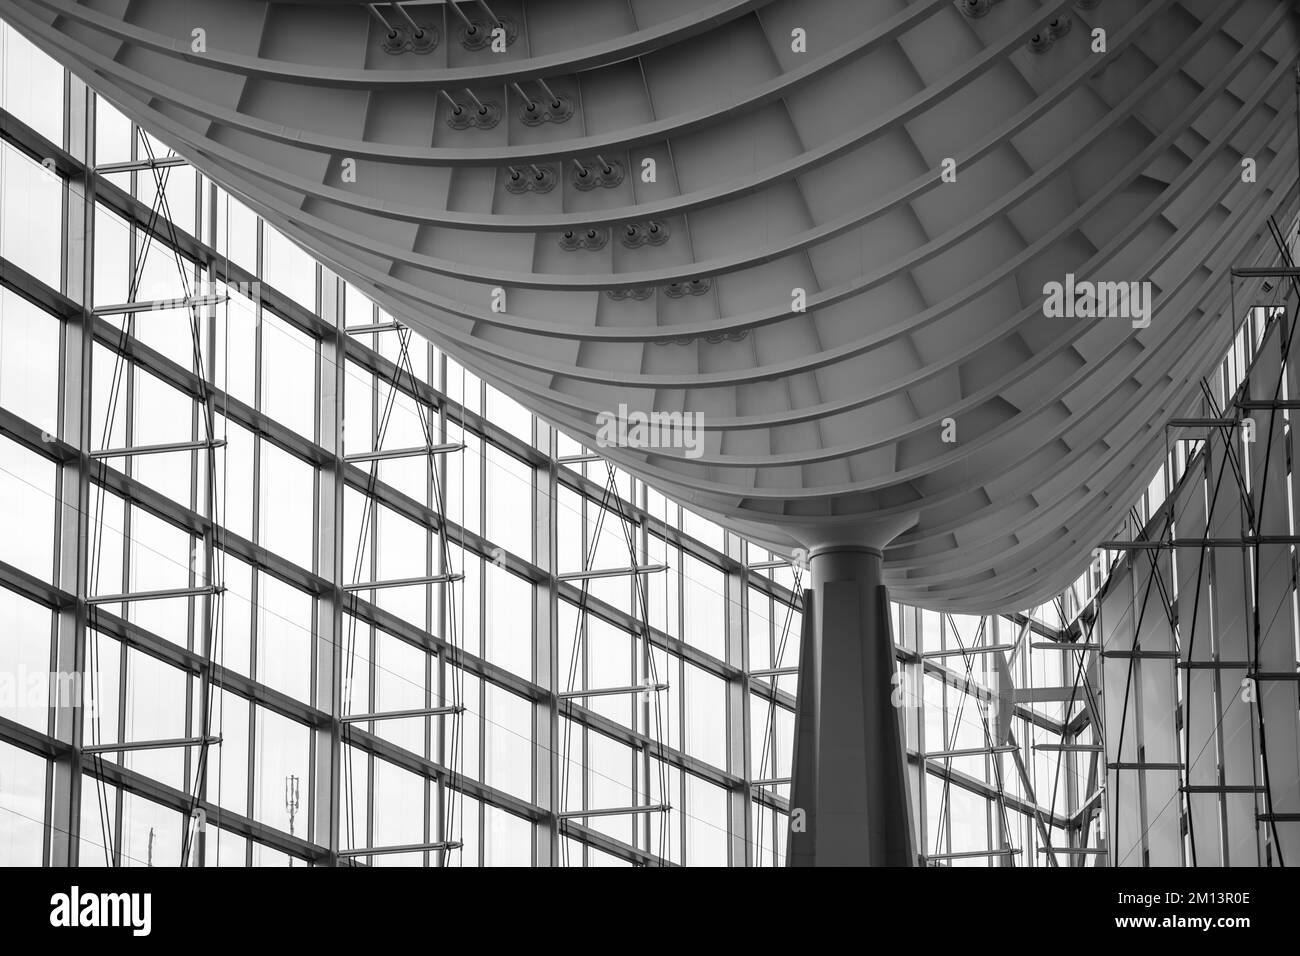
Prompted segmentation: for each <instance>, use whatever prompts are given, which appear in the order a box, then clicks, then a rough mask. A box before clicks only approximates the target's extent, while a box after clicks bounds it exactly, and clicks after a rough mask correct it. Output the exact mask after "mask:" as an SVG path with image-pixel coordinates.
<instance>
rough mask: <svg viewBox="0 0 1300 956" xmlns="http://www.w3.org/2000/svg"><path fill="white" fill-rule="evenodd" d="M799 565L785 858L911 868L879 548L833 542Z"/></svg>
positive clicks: (808, 862)
mask: <svg viewBox="0 0 1300 956" xmlns="http://www.w3.org/2000/svg"><path fill="white" fill-rule="evenodd" d="M809 565H810V570H811V572H812V586H811V587H810V588H808V590H807V591H805V592H804V612H803V642H802V645H801V649H800V657H799V689H798V698H799V702H798V711H797V713H796V717H795V744H794V773H793V777H794V779H793V785H792V788H791V798H790V842H789V845H788V847H787V856H786V860H787V863H788V865H790V866H914V865H916V849H915V846H914V838H913V829H912V813H911V800H910V793H909V788H908V782H907V763H906V753H905V751H904V749H903V737H902V728H901V723H900V719H899V711H898V709H897V708H896V707H895V706H894V705H893V702H892V700H891V697H892V693H893V690H894V685H893V680H892V679H893V675H894V642H893V637H892V634H891V627H890V621H889V597H888V595H887V593H886V591H885V587H884V585H883V584H882V583H881V567H882V553H881V551H880V549H879V548H877V547H872V546H863V545H833V546H827V547H823V548H819V549H814V550H813V551H812V552H811V555H810V558H809ZM801 811H802V812H801Z"/></svg>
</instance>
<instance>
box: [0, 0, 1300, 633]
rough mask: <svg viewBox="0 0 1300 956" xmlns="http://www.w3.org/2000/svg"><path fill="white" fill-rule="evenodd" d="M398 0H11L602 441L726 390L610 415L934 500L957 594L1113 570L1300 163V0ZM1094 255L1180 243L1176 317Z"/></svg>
mask: <svg viewBox="0 0 1300 956" xmlns="http://www.w3.org/2000/svg"><path fill="white" fill-rule="evenodd" d="M374 7H375V9H373V10H371V9H367V5H365V4H357V3H347V2H343V3H326V2H307V0H295V2H265V0H185V2H180V0H85V2H76V0H10V2H9V3H6V5H5V16H6V18H8V19H10V20H11V22H12V23H13V24H14V26H16V27H17V28H18V29H19V30H21V31H22V32H24V33H26V34H27V35H28V36H30V37H31V38H32V39H33V40H34V41H36V42H37V43H38V44H39V45H40V46H41V47H43V48H44V49H45V50H46V51H47V52H49V53H51V54H52V55H53V56H55V57H56V58H58V59H59V60H60V61H62V62H64V63H65V64H67V65H68V66H69V67H71V68H72V69H73V70H74V71H75V72H77V73H78V74H79V75H81V76H82V77H84V78H85V79H86V81H87V82H88V83H89V84H90V85H91V86H92V87H93V88H94V89H96V90H97V91H99V92H100V93H102V94H103V95H104V96H106V97H107V98H108V99H110V100H112V101H113V102H114V103H115V104H117V105H118V107H119V108H121V109H122V110H123V111H124V112H126V113H128V114H129V115H130V116H132V117H133V118H134V119H136V120H137V121H138V122H139V123H141V125H143V126H144V127H145V128H147V129H149V130H150V131H151V132H153V133H154V134H155V135H157V136H158V137H160V138H161V139H163V140H164V141H166V142H168V143H169V144H170V145H172V146H174V147H175V148H176V149H177V150H178V151H179V152H180V153H182V154H183V155H184V156H185V157H186V158H188V159H189V160H190V161H191V162H193V163H194V164H195V165H196V166H197V167H199V168H200V169H202V170H203V171H204V172H206V173H208V174H209V175H210V176H212V177H213V178H214V179H216V180H217V181H218V182H220V183H222V184H223V185H224V186H226V187H227V188H228V189H230V190H231V191H232V192H234V193H236V194H237V195H239V196H240V197H241V198H243V199H244V200H245V201H246V202H247V203H248V204H249V205H251V206H252V207H253V208H255V209H256V210H257V211H258V212H259V213H261V214H262V215H264V216H265V217H266V218H267V219H268V220H269V221H271V222H272V223H274V224H275V225H277V226H278V227H280V228H281V229H283V230H284V231H285V232H286V233H287V234H289V235H291V236H293V237H294V238H295V239H297V240H298V241H300V242H301V243H302V244H303V245H304V246H305V247H306V248H308V249H309V250H311V251H312V252H313V253H314V254H315V255H317V256H318V257H319V258H320V259H322V260H323V261H325V262H327V263H329V264H330V265H331V267H332V268H334V269H336V270H337V271H338V272H339V273H340V274H342V275H343V276H345V277H346V278H347V279H349V280H350V281H352V282H355V283H356V284H357V285H359V286H360V287H362V288H363V289H365V290H366V291H367V292H369V293H370V294H371V295H373V296H374V297H375V298H376V299H378V300H379V301H381V302H382V303H383V304H384V305H385V306H386V307H387V308H389V309H390V311H392V312H393V313H394V314H395V315H397V316H398V317H400V318H401V319H402V320H403V321H404V322H406V323H408V324H409V325H411V326H412V327H413V328H415V329H416V330H418V331H420V332H422V333H424V334H426V335H428V336H429V337H430V338H431V339H433V340H435V341H437V342H439V343H440V344H443V345H444V346H445V347H446V348H447V350H448V351H449V352H450V353H451V354H453V355H455V356H457V357H458V358H459V359H461V360H462V361H464V362H465V364H466V365H468V366H469V367H470V368H472V369H473V370H475V371H476V372H478V373H479V374H481V375H482V376H483V377H484V378H486V379H487V380H488V381H491V382H492V383H493V384H495V385H497V386H498V387H500V388H502V389H503V390H504V391H506V392H507V393H509V394H511V395H513V396H514V397H515V398H517V399H518V400H519V401H521V402H523V403H524V404H525V405H527V406H528V407H530V408H532V409H534V410H535V411H537V412H538V413H539V414H541V415H542V416H543V417H544V418H546V419H548V420H550V421H551V422H553V423H555V424H557V425H559V426H560V427H561V428H563V429H564V430H565V431H567V432H569V433H570V434H572V435H574V436H575V437H578V438H579V439H580V440H582V441H584V443H586V444H588V445H591V446H600V443H599V442H598V441H597V428H598V424H599V421H600V419H599V416H600V414H601V413H602V412H606V413H608V412H613V411H614V410H617V409H619V407H620V406H625V407H626V408H627V409H628V410H629V411H630V412H633V413H635V412H647V413H648V412H655V411H658V412H669V413H674V412H690V413H696V414H698V415H699V416H700V418H699V419H698V421H699V422H701V423H702V427H703V434H702V438H703V440H702V444H701V445H700V446H698V447H695V448H673V447H653V448H629V447H616V448H609V447H603V446H600V450H601V451H602V453H604V454H607V455H608V456H609V457H610V458H612V459H614V460H616V461H617V462H619V463H620V464H621V465H623V466H625V467H626V468H628V469H629V470H630V471H632V472H634V473H635V474H637V475H639V476H641V477H643V478H645V479H646V480H648V481H650V482H651V483H653V484H655V485H657V486H658V487H660V488H663V489H664V490H666V491H667V492H668V493H669V494H671V495H673V496H674V497H677V498H679V499H680V500H682V501H683V502H686V503H688V504H689V505H690V506H691V507H693V508H695V509H697V510H701V511H704V512H706V513H709V514H711V515H714V516H716V517H718V518H720V520H722V521H724V523H726V524H729V525H730V526H732V527H733V528H736V529H737V530H740V531H742V532H744V533H746V534H750V535H752V536H755V537H757V538H759V539H760V540H763V541H765V542H769V543H771V544H773V545H775V546H778V547H789V546H792V545H795V544H803V545H816V544H823V543H830V542H839V541H844V540H849V539H861V540H867V539H870V537H871V536H872V535H879V534H880V531H881V529H882V528H884V527H886V526H890V527H891V533H892V531H893V530H897V529H898V528H906V529H907V530H906V531H904V532H903V533H902V534H901V535H900V536H898V537H897V538H895V539H894V540H893V542H892V543H891V544H890V545H889V546H888V548H887V549H886V552H885V570H886V581H887V583H888V584H889V585H890V588H891V593H892V595H893V596H894V597H896V598H898V599H899V600H903V601H907V602H909V603H915V604H919V605H922V606H926V607H933V608H939V607H943V608H949V609H960V610H968V611H988V610H996V609H1005V608H1009V607H1025V606H1030V605H1032V604H1036V603H1038V602H1040V601H1042V600H1044V599H1046V598H1048V597H1050V596H1051V595H1052V594H1054V593H1056V592H1058V591H1059V590H1060V589H1061V588H1062V587H1063V586H1065V585H1066V584H1068V582H1069V581H1070V580H1072V579H1073V578H1074V577H1076V576H1077V575H1078V573H1080V572H1081V570H1082V569H1083V567H1084V566H1085V565H1086V563H1087V560H1088V556H1089V551H1090V549H1091V548H1092V547H1093V546H1094V545H1095V544H1096V543H1097V540H1098V539H1099V537H1102V536H1104V535H1105V534H1106V533H1107V532H1108V531H1109V530H1110V529H1112V528H1113V527H1115V526H1116V525H1117V524H1118V523H1119V522H1120V521H1121V520H1122V518H1123V516H1124V513H1125V511H1126V509H1127V508H1128V506H1129V504H1130V503H1131V501H1132V500H1133V498H1134V497H1135V496H1136V494H1138V493H1139V492H1140V491H1141V489H1142V488H1144V487H1145V485H1146V483H1147V482H1148V481H1149V479H1150V475H1151V472H1152V470H1153V468H1154V466H1155V464H1156V462H1157V461H1158V460H1159V458H1160V457H1161V455H1162V454H1163V440H1162V438H1161V430H1162V426H1163V424H1164V422H1165V421H1166V420H1167V419H1168V418H1169V417H1170V416H1172V415H1175V414H1178V413H1180V412H1182V411H1183V410H1184V409H1185V408H1186V407H1187V406H1188V404H1189V402H1190V400H1191V396H1192V395H1193V394H1194V393H1195V390H1196V382H1197V381H1198V379H1199V376H1200V375H1201V374H1203V373H1204V372H1206V371H1207V370H1208V369H1209V368H1210V367H1211V365H1212V364H1213V363H1214V362H1215V361H1217V360H1218V358H1219V357H1221V355H1222V354H1223V350H1224V349H1225V348H1226V345H1227V342H1228V337H1229V329H1230V325H1231V323H1230V318H1229V316H1228V313H1227V305H1228V283H1227V279H1226V275H1227V270H1228V269H1229V268H1230V267H1231V266H1233V265H1240V264H1245V263H1256V262H1264V261H1269V262H1271V261H1273V256H1274V253H1273V252H1272V251H1271V250H1270V248H1269V246H1270V240H1269V237H1268V232H1267V229H1266V227H1265V223H1266V220H1267V217H1268V216H1269V215H1270V214H1273V213H1277V212H1279V211H1285V210H1288V209H1290V208H1292V206H1293V203H1294V193H1293V189H1294V185H1295V170H1296V142H1295V126H1294V123H1295V117H1294V113H1293V101H1292V95H1293V94H1292V83H1291V76H1290V71H1291V65H1292V64H1293V63H1294V61H1295V58H1296V55H1297V51H1298V50H1300V14H1297V12H1296V11H1295V9H1294V6H1293V5H1292V4H1291V3H1289V2H1286V0H1244V2H1238V3H1226V4H1225V3H1222V2H1220V0H1148V2H1140V0H1102V2H1098V0H1080V2H1077V3H1071V2H1069V0H1065V2H1060V0H1045V2H1033V0H1001V2H998V0H957V2H953V0H915V2H912V3H910V4H905V3H903V2H900V0H711V2H709V0H626V2H621V0H620V2H611V0H488V2H487V3H479V2H473V3H471V2H467V0H466V2H461V3H459V4H457V5H453V4H450V3H445V2H437V3H420V2H411V3H404V4H402V6H401V8H400V9H398V8H396V6H395V5H393V4H377V5H374ZM412 23H413V24H414V27H413V26H411V24H412ZM416 28H418V30H417V29H416ZM496 29H499V30H500V31H501V32H500V33H498V34H496V36H497V37H498V39H499V40H500V41H503V42H499V43H498V47H501V46H504V49H503V50H502V49H497V50H495V51H494V50H493V48H492V37H493V31H494V30H496ZM1098 29H1102V30H1104V31H1105V52H1104V53H1103V52H1097V51H1096V50H1094V47H1095V46H1096V45H1097V42H1098V40H1097V37H1098V35H1097V33H1096V30H1098ZM195 30H202V31H203V33H202V35H201V36H202V39H203V41H204V49H203V50H202V51H199V52H196V51H195V49H194V47H195V37H196V34H195V33H194V31H195ZM800 47H803V48H800ZM1243 158H1251V159H1253V160H1254V161H1255V164H1256V168H1257V180H1256V181H1255V182H1243V177H1242V176H1241V175H1240V172H1241V169H1242V165H1241V164H1242V160H1243ZM647 161H653V163H648V162H647ZM651 166H653V172H654V176H653V180H651V178H650V176H649V171H650V167H651ZM945 170H948V171H949V172H950V173H951V172H953V171H955V177H954V176H952V175H948V176H945V175H944V172H945ZM353 171H355V176H352V175H351V173H352V172H353ZM954 179H955V181H949V180H954ZM1067 274H1073V275H1074V276H1076V277H1077V278H1078V279H1079V280H1081V281H1082V280H1110V281H1125V282H1150V283H1151V285H1150V289H1151V292H1152V297H1153V304H1154V308H1153V310H1152V314H1151V316H1150V324H1149V325H1148V326H1146V327H1142V328H1135V327H1134V325H1133V323H1132V322H1131V321H1130V320H1129V318H1127V317H1124V316H1109V317H1101V318H1061V317H1049V316H1047V315H1045V314H1044V313H1045V310H1044V286H1045V284H1046V283H1049V282H1065V281H1066V276H1067ZM498 289H499V290H502V292H503V293H504V295H503V297H501V298H503V300H504V306H503V310H502V311H494V291H495V290H498ZM796 290H801V292H800V291H796ZM1240 294H1241V293H1240V292H1239V295H1240ZM801 296H802V298H803V300H804V301H803V302H802V303H800V302H798V301H797V300H798V299H799V298H800V297H801ZM495 301H496V302H497V303H498V304H499V303H500V302H501V299H497V300H495ZM945 438H947V439H954V438H955V440H948V441H945ZM697 453H698V454H697Z"/></svg>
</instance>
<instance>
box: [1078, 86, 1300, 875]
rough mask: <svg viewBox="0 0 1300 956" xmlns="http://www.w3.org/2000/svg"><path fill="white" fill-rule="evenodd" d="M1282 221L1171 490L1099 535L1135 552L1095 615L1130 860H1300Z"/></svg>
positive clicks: (1296, 361)
mask: <svg viewBox="0 0 1300 956" xmlns="http://www.w3.org/2000/svg"><path fill="white" fill-rule="evenodd" d="M1298 84H1300V78H1298ZM1298 92H1300V88H1298ZM1270 228H1271V231H1272V235H1273V238H1274V240H1275V243H1276V249H1277V253H1278V255H1277V258H1278V259H1280V261H1281V265H1280V266H1267V267H1258V266H1247V267H1241V268H1238V269H1234V270H1233V278H1232V285H1233V301H1234V302H1235V303H1237V304H1238V305H1239V306H1240V307H1241V308H1242V310H1243V312H1242V314H1241V317H1240V322H1239V324H1238V325H1237V327H1236V329H1235V334H1234V336H1233V346H1232V349H1231V350H1230V352H1229V354H1228V356H1227V357H1226V358H1225V359H1224V361H1223V362H1222V363H1221V364H1220V365H1219V366H1218V367H1217V368H1216V369H1215V371H1214V372H1213V373H1212V374H1211V375H1209V376H1207V377H1205V378H1203V379H1202V380H1201V396H1202V397H1201V402H1200V409H1199V412H1200V413H1201V417H1198V418H1192V419H1187V420H1182V421H1176V422H1171V423H1170V427H1168V428H1167V430H1166V435H1167V438H1166V460H1165V465H1164V467H1163V468H1162V473H1161V475H1160V476H1159V477H1158V479H1157V483H1159V485H1160V486H1159V487H1158V486H1157V483H1153V486H1152V489H1151V491H1150V492H1149V495H1150V500H1149V502H1148V507H1143V508H1141V509H1140V510H1137V509H1135V511H1134V512H1133V514H1132V515H1131V516H1130V519H1129V521H1128V522H1126V526H1125V527H1124V528H1122V529H1120V531H1119V533H1118V534H1117V535H1116V539H1115V540H1111V541H1107V542H1104V543H1103V545H1102V546H1103V547H1104V548H1107V549H1108V550H1109V551H1110V552H1111V554H1112V556H1120V557H1121V558H1122V561H1121V563H1120V564H1119V566H1118V567H1117V569H1116V571H1115V573H1114V574H1112V576H1111V577H1110V579H1109V580H1108V582H1107V584H1106V586H1105V587H1104V588H1103V589H1102V592H1101V594H1100V595H1099V598H1098V603H1097V610H1096V613H1095V616H1094V617H1095V619H1094V620H1092V622H1091V627H1092V630H1093V633H1095V634H1097V635H1098V637H1099V638H1100V641H1101V643H1102V646H1104V647H1105V650H1104V651H1103V658H1104V661H1103V668H1102V669H1103V671H1104V679H1105V684H1106V686H1107V690H1108V693H1107V696H1106V713H1105V719H1104V723H1105V726H1106V760H1107V768H1108V769H1107V780H1108V786H1107V794H1106V800H1107V801H1108V802H1109V804H1110V811H1111V814H1110V826H1111V835H1112V841H1113V842H1112V846H1113V854H1114V859H1115V863H1116V864H1117V865H1191V866H1195V865H1200V866H1206V865H1211V866H1214V865H1218V866H1284V865H1295V862H1296V861H1297V860H1300V708H1298V706H1297V686H1300V684H1297V682H1298V681H1300V663H1298V661H1300V646H1298V645H1297V640H1298V639H1300V617H1298V616H1297V603H1296V581H1297V545H1298V544H1300V536H1298V535H1297V533H1296V532H1297V529H1296V518H1295V516H1296V513H1297V503H1298V502H1297V499H1296V494H1297V487H1298V486H1297V483H1296V480H1295V475H1294V467H1293V466H1294V457H1293V441H1294V438H1293V435H1294V419H1293V416H1294V414H1295V410H1296V408H1297V407H1300V406H1298V405H1297V402H1296V399H1297V397H1300V375H1298V374H1297V366H1298V365H1300V353H1297V351H1296V346H1295V335H1296V315H1297V305H1298V304H1300V295H1297V293H1298V292H1300V288H1298V287H1297V284H1296V281H1297V280H1296V277H1297V275H1298V274H1300V272H1298V270H1297V269H1296V267H1295V257H1296V255H1297V252H1300V236H1298V234H1297V229H1298V224H1297V222H1295V221H1287V222H1286V224H1285V226H1282V225H1279V224H1278V223H1277V222H1276V221H1272V222H1270Z"/></svg>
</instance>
